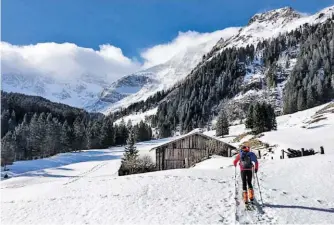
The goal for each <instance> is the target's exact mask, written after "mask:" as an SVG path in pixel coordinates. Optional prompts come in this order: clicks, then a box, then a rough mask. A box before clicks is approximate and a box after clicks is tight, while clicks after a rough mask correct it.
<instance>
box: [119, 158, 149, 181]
mask: <svg viewBox="0 0 334 225" xmlns="http://www.w3.org/2000/svg"><path fill="white" fill-rule="evenodd" d="M153 171H155V164H154V163H153V160H152V158H151V157H150V156H149V155H144V156H142V157H139V158H137V159H135V160H130V161H125V162H122V164H121V167H120V169H119V170H118V175H119V176H123V175H130V174H137V173H147V172H153Z"/></svg>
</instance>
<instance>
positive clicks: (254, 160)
mask: <svg viewBox="0 0 334 225" xmlns="http://www.w3.org/2000/svg"><path fill="white" fill-rule="evenodd" d="M242 154H245V153H244V152H243V151H240V153H239V154H238V156H237V157H236V158H235V160H234V161H233V164H234V166H237V163H238V162H239V160H240V155H242ZM247 154H248V155H249V157H250V158H251V160H252V162H254V163H255V169H256V170H258V169H259V162H258V161H257V157H256V155H255V154H254V152H247ZM239 165H240V170H252V169H245V168H243V167H242V165H241V164H240V163H239Z"/></svg>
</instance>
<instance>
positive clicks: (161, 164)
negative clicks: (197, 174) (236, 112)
mask: <svg viewBox="0 0 334 225" xmlns="http://www.w3.org/2000/svg"><path fill="white" fill-rule="evenodd" d="M234 149H236V148H235V147H234V146H232V145H229V144H227V143H225V142H223V141H221V140H219V139H217V138H214V137H210V136H207V135H205V134H202V133H200V132H196V133H190V134H187V135H184V136H181V137H180V138H178V139H176V140H172V141H170V142H167V143H165V144H162V145H159V146H157V147H154V148H152V149H151V151H152V150H155V156H156V168H157V170H168V169H179V168H188V167H191V166H193V165H194V164H196V163H198V162H201V161H203V160H205V159H208V158H209V156H210V155H212V154H219V155H222V156H225V157H231V155H232V150H234Z"/></svg>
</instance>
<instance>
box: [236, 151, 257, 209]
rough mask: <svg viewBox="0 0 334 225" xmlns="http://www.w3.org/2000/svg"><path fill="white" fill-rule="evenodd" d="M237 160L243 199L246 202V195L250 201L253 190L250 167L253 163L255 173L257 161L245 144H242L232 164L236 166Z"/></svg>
mask: <svg viewBox="0 0 334 225" xmlns="http://www.w3.org/2000/svg"><path fill="white" fill-rule="evenodd" d="M238 161H240V163H239V165H240V172H241V179H242V190H243V194H242V195H243V200H244V202H245V203H248V197H249V200H250V201H253V200H254V190H253V185H252V175H253V174H252V169H253V167H254V165H253V163H254V164H255V170H254V171H255V173H257V171H258V169H259V163H258V161H257V157H256V155H255V154H254V152H250V148H249V147H247V146H243V147H242V148H241V150H240V153H239V154H238V156H237V157H236V158H235V160H234V162H233V164H234V166H237V163H238ZM247 185H248V193H247Z"/></svg>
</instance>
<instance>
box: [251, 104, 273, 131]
mask: <svg viewBox="0 0 334 225" xmlns="http://www.w3.org/2000/svg"><path fill="white" fill-rule="evenodd" d="M245 126H246V128H248V129H251V130H252V132H253V133H255V134H259V133H262V132H266V131H271V130H276V129H277V122H276V116H275V110H274V108H273V107H272V106H271V105H270V104H267V103H259V102H257V103H255V104H251V105H250V107H249V110H248V112H247V117H246V121H245Z"/></svg>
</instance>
